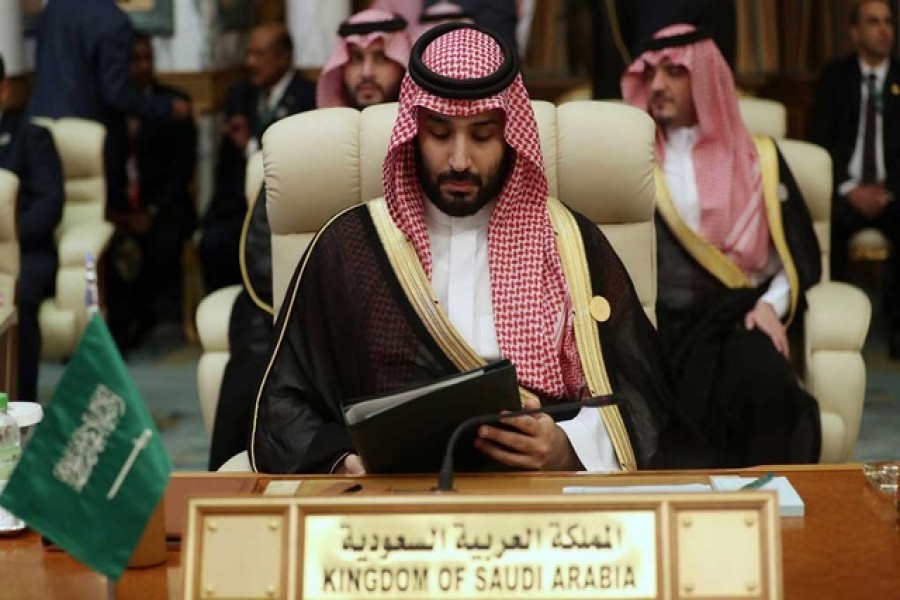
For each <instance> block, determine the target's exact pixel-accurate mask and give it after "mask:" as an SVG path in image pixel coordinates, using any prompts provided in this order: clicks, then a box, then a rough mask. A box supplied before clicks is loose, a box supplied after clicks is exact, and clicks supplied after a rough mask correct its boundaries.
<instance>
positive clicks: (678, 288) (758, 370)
mask: <svg viewBox="0 0 900 600" xmlns="http://www.w3.org/2000/svg"><path fill="white" fill-rule="evenodd" d="M778 163H779V176H780V185H779V189H780V192H779V196H780V199H781V202H780V206H781V214H782V220H783V223H784V231H785V238H786V241H787V245H788V248H789V251H790V254H791V256H792V258H793V261H794V264H795V266H796V269H797V275H798V279H799V285H800V290H799V291H800V294H799V301H798V305H797V307H796V313H795V318H794V321H793V323H792V325H791V327H790V328H789V330H788V335H789V337H790V338H791V340H792V342H796V341H797V340H798V338H799V337H800V336H801V335H802V331H801V330H802V323H803V319H802V314H803V309H804V307H805V294H806V290H807V289H809V287H810V286H811V285H813V284H815V283H817V282H818V281H819V279H820V277H821V255H820V253H819V245H818V241H817V239H816V235H815V232H814V230H813V227H812V221H811V219H810V216H809V212H808V210H807V208H806V203H805V202H804V200H803V196H802V195H801V193H800V190H799V188H798V187H797V184H796V182H795V181H794V178H793V176H792V175H791V172H790V169H789V168H788V166H787V163H786V162H785V161H784V157H782V156H781V153H780V152H779V154H778ZM656 230H657V240H658V259H659V260H658V271H659V292H658V300H657V318H658V324H659V334H660V339H661V342H662V346H663V350H664V352H665V355H666V357H668V358H669V361H670V366H671V369H672V375H673V382H674V387H675V392H676V395H677V397H678V400H679V403H680V404H681V406H683V407H684V409H685V410H687V411H688V414H689V416H690V418H691V420H692V421H693V422H694V423H697V424H699V426H700V428H701V432H702V434H703V436H704V438H706V439H707V440H709V441H710V442H711V443H712V444H713V446H714V448H715V452H716V463H717V464H718V466H721V467H743V466H749V465H758V464H783V463H815V462H818V460H819V454H820V451H821V426H820V422H819V408H818V403H817V402H816V400H815V399H814V398H813V397H812V396H810V395H809V393H807V392H806V391H805V390H804V389H803V388H802V387H801V385H800V382H799V380H798V377H797V374H796V373H795V371H794V370H793V368H792V366H791V364H789V363H788V361H787V360H786V359H785V358H784V357H783V356H782V355H781V354H779V353H778V351H777V350H776V349H775V346H774V344H772V342H771V340H770V339H769V338H768V336H766V334H764V333H762V332H760V331H759V330H757V329H754V330H751V331H747V330H746V329H745V327H744V324H743V321H744V316H745V315H746V314H747V313H748V312H749V311H750V310H751V309H752V308H753V307H754V306H755V304H756V302H757V300H758V299H759V298H760V297H761V296H762V295H763V294H764V293H765V292H766V290H767V289H768V286H769V281H765V282H763V283H762V284H760V285H758V286H757V287H755V288H738V289H729V288H728V287H726V286H725V285H724V284H723V283H722V282H721V281H719V280H718V279H717V278H715V277H714V276H713V275H712V274H710V273H709V271H707V270H706V269H705V268H704V267H702V266H701V265H700V264H699V263H698V262H697V261H696V260H695V259H694V258H693V257H692V256H691V255H690V254H688V252H687V251H686V250H685V249H684V248H683V246H682V245H681V244H680V243H679V242H678V240H677V238H676V237H675V235H674V234H673V233H672V231H671V230H670V228H669V227H668V226H667V225H666V223H665V221H664V220H663V219H661V218H659V219H657V228H656ZM773 251H774V250H773ZM791 345H792V353H791V354H792V358H794V357H797V356H802V352H800V351H798V348H797V344H796V343H792V344H791ZM800 348H802V346H800Z"/></svg>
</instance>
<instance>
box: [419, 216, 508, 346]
mask: <svg viewBox="0 0 900 600" xmlns="http://www.w3.org/2000/svg"><path fill="white" fill-rule="evenodd" d="M496 204H497V203H496V201H492V202H489V203H488V204H487V205H485V206H484V207H482V208H481V210H479V211H478V212H477V213H475V214H474V215H470V216H468V217H451V216H450V215H447V214H445V213H443V212H441V210H440V209H439V208H437V207H436V206H435V205H434V204H432V203H431V202H429V201H426V202H425V223H426V225H427V227H428V237H429V242H430V244H431V259H432V260H431V265H432V269H431V285H432V287H433V288H434V292H435V295H436V296H437V299H438V301H439V302H440V303H441V305H442V306H443V307H444V309H445V310H446V311H447V316H448V317H449V318H450V322H451V323H453V326H454V327H455V328H456V329H457V330H458V331H459V333H460V335H462V337H463V339H465V340H466V342H468V343H469V345H470V346H472V347H473V348H474V349H475V350H476V351H477V352H478V353H479V354H480V355H481V356H482V357H484V358H485V359H487V360H492V359H497V358H500V346H499V344H498V343H497V333H496V329H495V326H494V309H493V300H492V297H491V276H490V267H489V264H488V222H489V221H490V218H491V213H492V212H493V210H494V207H495V206H496Z"/></svg>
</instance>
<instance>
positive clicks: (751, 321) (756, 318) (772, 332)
mask: <svg viewBox="0 0 900 600" xmlns="http://www.w3.org/2000/svg"><path fill="white" fill-rule="evenodd" d="M744 327H746V328H747V329H748V330H750V329H759V330H760V331H762V332H763V333H764V334H766V335H767V336H769V339H770V340H772V343H773V344H774V345H775V349H776V350H778V352H780V353H781V354H783V355H784V357H785V358H790V355H791V349H790V345H789V344H788V339H787V329H785V327H784V324H783V323H782V322H781V319H779V318H778V315H777V314H775V309H774V308H772V305H771V304H769V303H768V302H763V301H762V300H760V301H759V302H757V303H756V306H754V307H753V310H751V311H750V312H748V313H747V316H745V317H744Z"/></svg>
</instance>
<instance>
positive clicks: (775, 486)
mask: <svg viewBox="0 0 900 600" xmlns="http://www.w3.org/2000/svg"><path fill="white" fill-rule="evenodd" d="M709 481H710V484H711V485H706V484H703V483H686V484H675V485H604V486H568V487H564V488H563V493H564V494H672V493H690V492H710V491H713V492H736V491H738V490H740V489H741V488H742V487H744V486H745V485H747V484H748V483H752V482H754V481H756V477H738V476H737V475H714V476H711V477H710V478H709ZM759 489H761V490H774V491H776V492H777V493H778V514H779V515H781V516H782V517H802V516H803V512H804V511H803V500H802V499H801V498H800V494H798V493H797V490H795V489H794V486H792V485H791V482H790V481H788V479H787V477H773V478H772V480H771V481H769V482H768V483H766V484H765V485H764V486H762V487H761V488H759Z"/></svg>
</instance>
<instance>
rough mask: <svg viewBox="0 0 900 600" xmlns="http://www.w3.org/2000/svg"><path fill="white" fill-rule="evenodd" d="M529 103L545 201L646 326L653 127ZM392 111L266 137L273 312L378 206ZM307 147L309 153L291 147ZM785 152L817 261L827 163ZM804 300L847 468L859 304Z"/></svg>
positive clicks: (814, 362) (594, 108) (652, 256)
mask: <svg viewBox="0 0 900 600" xmlns="http://www.w3.org/2000/svg"><path fill="white" fill-rule="evenodd" d="M532 104H533V106H534V108H535V114H536V117H537V120H538V127H539V129H540V135H541V147H542V151H543V154H544V160H545V166H546V172H547V178H548V182H549V186H550V193H551V194H552V195H555V196H557V197H559V198H560V199H562V200H563V201H564V202H566V203H567V204H568V205H570V206H571V207H573V208H574V209H575V210H578V211H579V212H581V213H582V214H584V215H585V216H587V217H588V218H589V219H591V220H592V221H594V222H595V223H597V224H598V226H599V227H600V228H601V229H602V230H603V231H604V233H605V234H606V236H607V237H608V238H609V240H610V242H611V243H612V244H613V246H614V247H615V249H616V251H617V253H618V254H619V256H620V257H621V258H622V260H623V262H624V263H625V266H626V268H627V269H628V271H629V273H630V275H631V277H632V280H633V281H634V284H635V288H636V290H637V292H638V295H639V297H640V300H641V303H642V304H643V306H644V309H645V310H646V311H647V313H648V315H649V316H650V317H651V319H654V320H655V313H654V306H655V302H656V236H655V229H654V225H653V215H654V209H655V186H654V181H653V164H654V145H653V138H654V135H655V133H654V132H655V129H654V124H653V122H652V121H651V119H650V118H649V117H648V116H647V115H646V114H645V113H643V112H642V111H639V110H636V109H633V108H631V107H628V106H625V105H623V104H621V103H603V102H572V103H567V104H565V105H561V106H559V107H555V106H553V105H552V104H549V103H546V102H533V103H532ZM395 111H396V105H381V106H376V107H372V108H369V109H366V110H365V111H363V112H362V113H358V112H356V111H353V110H350V109H344V108H334V109H327V110H319V111H315V112H310V113H303V114H300V115H295V116H293V117H289V118H287V119H285V120H283V121H280V122H279V123H278V124H276V125H274V126H273V127H272V128H270V129H269V131H268V132H267V133H266V136H265V139H264V141H263V152H264V157H265V158H264V163H265V173H266V188H267V193H268V196H267V208H268V211H269V221H270V223H271V226H272V238H273V240H272V252H273V288H274V297H275V303H276V304H275V309H276V310H279V308H280V303H281V299H282V297H283V295H284V293H285V291H286V289H287V286H288V282H289V280H290V277H291V275H292V274H293V272H294V269H295V268H296V265H297V263H298V261H299V259H300V257H301V255H302V253H303V251H304V250H305V248H306V246H307V245H308V244H309V242H310V240H311V239H312V237H313V235H314V233H315V231H317V230H318V229H319V228H320V227H321V226H322V225H324V224H325V223H326V222H327V221H328V219H330V218H331V216H332V215H334V214H335V213H337V212H339V211H340V210H342V209H344V208H347V207H349V206H351V205H353V204H355V203H357V202H361V201H365V200H367V199H370V198H374V197H378V196H380V195H381V164H382V161H383V157H384V155H385V152H386V150H387V144H388V139H389V137H390V130H391V127H392V125H393V121H394V117H395V114H396V112H395ZM309 139H315V140H317V141H318V143H317V144H315V145H311V144H303V143H302V142H299V140H309ZM784 151H785V154H786V155H787V157H788V160H789V161H790V162H791V165H792V167H794V168H796V170H797V172H796V173H795V175H796V176H797V178H798V181H799V183H800V185H801V187H802V189H803V191H804V192H805V193H806V194H807V195H813V196H814V197H815V198H816V201H815V202H811V204H813V206H812V208H813V209H814V217H815V218H816V225H817V232H818V233H819V234H820V237H821V236H822V235H824V236H825V237H824V240H825V245H824V246H823V252H824V253H827V219H828V207H829V206H830V204H829V202H827V201H824V200H823V198H825V196H823V195H822V194H823V193H824V192H823V190H827V189H830V185H829V184H828V182H827V181H826V182H824V185H823V184H822V183H823V182H822V179H823V175H822V173H830V169H829V168H826V169H825V170H824V171H820V169H821V168H822V163H823V161H826V162H825V167H827V166H828V165H827V160H828V155H827V153H824V151H821V150H820V149H818V148H816V147H813V146H811V145H809V144H804V143H802V142H794V143H791V142H786V144H785V150H784ZM598 156H603V157H604V160H598V159H597V157H598ZM826 255H827V254H826ZM810 296H811V297H810V305H811V308H810V311H809V314H808V315H807V323H808V324H809V325H808V326H810V327H816V328H817V329H816V332H815V336H814V337H813V338H812V339H809V340H807V353H808V356H809V360H808V365H809V368H808V371H809V372H810V373H809V374H808V375H807V382H808V383H809V384H810V385H811V388H812V390H813V392H814V393H815V394H822V395H824V396H827V397H826V400H825V401H824V402H822V410H823V419H822V421H823V434H824V437H825V438H826V439H825V442H824V444H823V445H824V449H823V453H822V457H823V460H845V459H846V457H847V456H849V452H850V451H851V450H852V447H853V442H854V441H855V438H856V434H857V432H858V426H859V413H860V411H861V406H862V392H863V389H862V387H860V386H859V385H858V384H859V383H864V378H865V377H864V367H863V365H862V361H861V359H860V356H859V348H860V346H861V343H862V339H863V338H864V336H865V329H866V327H867V324H868V312H867V311H868V302H867V300H866V299H865V297H864V296H863V295H861V294H859V293H858V292H856V290H855V289H854V288H851V287H850V286H843V285H840V284H821V285H820V286H817V287H816V289H815V290H814V291H813V292H811V294H810ZM837 303H851V304H850V305H851V306H854V307H855V308H854V310H855V311H856V313H857V314H858V315H859V318H858V319H857V320H856V321H855V322H850V321H852V319H846V318H843V317H842V320H843V322H842V323H840V324H839V328H840V331H836V330H835V327H834V326H832V325H830V321H831V320H832V319H833V317H834V315H833V313H832V312H831V311H832V310H833V309H834V307H835V305H836V304H837ZM822 322H824V323H825V325H824V326H823V325H820V323H822ZM808 337H809V336H808ZM823 369H824V371H823ZM844 376H845V379H843V380H842V381H846V380H852V381H853V383H852V384H849V385H848V384H841V386H840V388H839V389H838V390H837V392H836V393H831V392H830V390H828V389H824V387H825V386H828V385H832V382H833V381H834V380H835V379H836V378H841V377H844ZM247 464H248V463H247V461H246V456H242V455H238V456H237V457H235V459H234V462H233V463H230V467H229V468H231V467H235V468H240V467H241V466H246V465H247Z"/></svg>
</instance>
